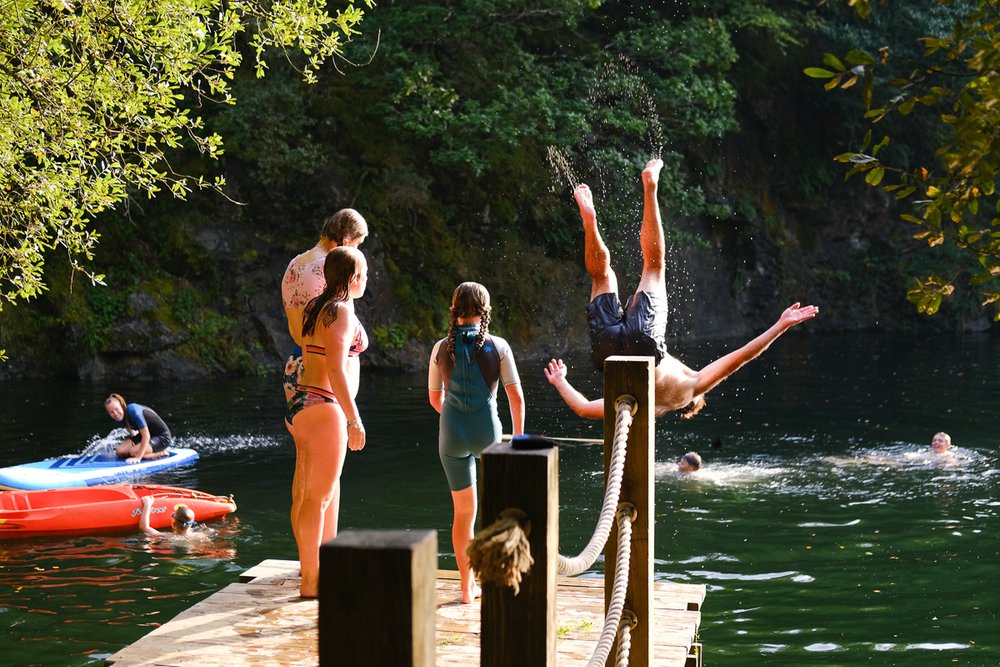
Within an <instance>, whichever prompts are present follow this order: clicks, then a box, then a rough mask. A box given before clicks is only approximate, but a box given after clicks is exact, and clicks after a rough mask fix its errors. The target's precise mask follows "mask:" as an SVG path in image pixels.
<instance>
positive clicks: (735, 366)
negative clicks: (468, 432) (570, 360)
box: [545, 159, 819, 419]
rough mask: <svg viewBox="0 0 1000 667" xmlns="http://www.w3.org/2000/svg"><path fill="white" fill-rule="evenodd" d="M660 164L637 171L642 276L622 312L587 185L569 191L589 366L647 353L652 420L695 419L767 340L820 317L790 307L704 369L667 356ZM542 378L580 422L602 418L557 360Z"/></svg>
mask: <svg viewBox="0 0 1000 667" xmlns="http://www.w3.org/2000/svg"><path fill="white" fill-rule="evenodd" d="M662 168H663V162H662V161H661V160H658V159H654V160H650V161H649V162H648V163H647V164H646V167H645V169H643V171H642V187H643V213H642V227H641V229H640V232H639V244H640V246H641V248H642V276H641V278H640V280H639V285H638V286H637V287H636V291H635V294H633V295H632V296H631V297H629V299H628V301H627V302H626V304H625V306H624V308H623V307H622V305H621V301H620V300H619V298H618V278H617V276H616V275H615V272H614V271H613V270H612V269H611V254H610V252H609V251H608V247H607V245H605V243H604V241H603V239H602V238H601V234H600V232H599V231H598V229H597V212H596V209H595V208H594V199H593V195H592V193H591V191H590V188H589V187H587V186H586V185H578V186H577V187H576V189H575V190H574V191H573V197H574V199H576V202H577V205H578V206H579V208H580V216H581V217H582V218H583V230H584V235H585V236H584V254H585V257H584V260H585V264H586V268H587V273H588V274H590V279H591V292H590V303H589V305H588V306H587V320H588V323H589V325H590V344H591V361H593V363H594V365H595V366H597V368H599V369H601V368H602V366H603V363H604V360H605V359H607V358H608V357H609V356H611V355H632V356H650V357H653V358H654V359H655V363H656V369H655V376H654V385H655V386H654V400H655V403H656V415H657V416H660V415H663V414H666V413H667V412H672V411H675V410H683V412H682V413H681V416H682V417H684V418H690V417H693V416H694V415H695V414H697V412H698V411H699V410H701V409H702V408H703V407H704V405H705V394H707V393H708V392H709V391H711V390H712V389H714V388H715V387H716V386H717V385H718V384H719V383H721V382H722V381H723V380H725V379H726V378H727V377H729V376H730V375H732V374H733V373H735V372H736V371H737V370H739V369H740V368H741V367H742V366H743V365H744V364H746V363H747V362H748V361H752V360H753V359H756V358H757V357H758V356H760V354H761V353H762V352H764V350H766V349H767V348H768V347H769V346H770V345H771V343H773V342H774V341H775V340H776V339H777V338H778V337H779V336H781V335H782V334H783V333H785V331H787V330H788V329H790V328H791V327H793V326H795V325H797V324H801V323H802V322H805V321H806V320H809V319H812V318H813V317H815V316H816V315H817V314H819V308H817V307H816V306H800V305H799V304H798V303H794V304H792V305H791V306H789V307H788V308H786V309H785V310H784V312H782V313H781V316H780V317H778V320H777V321H776V322H775V323H774V324H773V325H771V327H770V328H768V329H767V330H766V331H764V332H763V333H761V334H760V335H759V336H757V337H756V338H754V339H753V340H751V341H750V342H748V343H747V344H746V345H743V346H742V347H740V348H739V349H737V350H734V351H732V352H730V353H729V354H726V355H725V356H723V357H721V358H719V359H716V360H715V361H713V362H712V363H710V364H708V365H707V366H705V367H704V368H702V369H701V370H697V371H696V370H693V369H691V368H688V367H687V366H686V365H684V364H683V363H682V362H681V361H680V360H679V359H677V358H675V357H673V356H671V355H670V354H669V353H668V352H667V346H666V330H667V289H666V279H665V275H664V274H665V271H664V269H665V264H666V258H665V254H666V251H665V241H664V235H663V226H662V222H661V218H660V208H659V203H658V202H657V198H656V194H657V182H658V180H659V176H660V170H661V169H662ZM545 377H546V379H548V381H549V383H550V384H552V386H554V387H555V388H556V390H557V391H558V392H559V395H560V396H561V397H562V399H563V400H564V401H565V402H566V404H567V405H568V406H569V407H570V408H571V409H572V410H573V411H574V412H575V413H577V414H578V415H580V416H581V417H587V418H590V419H601V418H603V417H604V399H603V398H599V399H596V400H589V399H587V398H586V397H585V396H584V395H583V394H581V393H580V392H579V391H577V390H576V389H575V388H574V387H573V386H572V385H571V384H570V383H569V381H568V380H567V368H566V365H565V364H564V363H563V361H562V359H552V360H551V361H549V363H548V365H547V366H546V368H545Z"/></svg>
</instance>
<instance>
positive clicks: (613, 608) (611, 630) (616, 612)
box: [587, 506, 635, 667]
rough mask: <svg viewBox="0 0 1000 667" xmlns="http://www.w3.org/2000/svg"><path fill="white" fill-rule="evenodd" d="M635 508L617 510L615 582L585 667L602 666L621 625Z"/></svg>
mask: <svg viewBox="0 0 1000 667" xmlns="http://www.w3.org/2000/svg"><path fill="white" fill-rule="evenodd" d="M634 511H635V508H634V507H632V506H629V507H628V508H623V509H622V510H620V511H619V512H618V554H617V558H615V583H614V587H613V588H612V589H611V599H610V600H609V601H608V613H607V614H606V615H605V617H604V629H603V630H602V631H601V638H600V639H598V640H597V648H595V649H594V655H593V656H591V658H590V662H588V663H587V667H604V665H606V664H607V662H608V656H609V655H611V647H612V646H614V643H615V637H616V636H617V635H618V629H619V627H620V626H621V621H622V612H623V611H624V609H625V593H626V592H627V591H628V573H629V565H630V563H631V557H632V521H633V516H634V515H633V512H634Z"/></svg>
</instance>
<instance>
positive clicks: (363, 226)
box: [320, 208, 368, 246]
mask: <svg viewBox="0 0 1000 667" xmlns="http://www.w3.org/2000/svg"><path fill="white" fill-rule="evenodd" d="M320 236H321V237H323V238H324V239H326V240H327V241H332V242H334V243H336V244H337V245H338V246H342V245H344V244H345V243H347V242H349V241H353V240H354V239H356V238H359V237H365V236H368V223H366V222H365V219H364V218H363V217H362V216H361V214H360V213H358V212H357V211H355V210H354V209H353V208H342V209H340V210H339V211H337V212H336V213H334V214H333V215H331V216H330V217H328V218H327V219H326V220H324V221H323V229H322V230H321V231H320Z"/></svg>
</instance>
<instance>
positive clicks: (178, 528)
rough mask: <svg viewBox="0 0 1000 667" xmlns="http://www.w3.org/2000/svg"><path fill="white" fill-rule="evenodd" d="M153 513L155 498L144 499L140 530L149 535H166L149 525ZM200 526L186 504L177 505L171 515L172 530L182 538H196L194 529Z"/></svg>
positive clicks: (192, 511)
mask: <svg viewBox="0 0 1000 667" xmlns="http://www.w3.org/2000/svg"><path fill="white" fill-rule="evenodd" d="M152 511H153V496H151V495H149V496H143V497H142V515H141V516H139V529H140V530H141V531H142V532H144V533H146V534H147V535H154V536H155V535H163V534H164V533H163V532H161V531H159V530H157V529H155V528H153V527H152V526H150V525H149V516H150V514H151V513H152ZM197 525H198V522H197V521H195V520H194V510H192V509H191V508H190V507H188V506H187V505H184V504H180V505H175V506H174V511H173V513H172V514H171V515H170V528H171V530H173V532H174V534H175V535H178V536H180V537H187V538H192V537H195V534H194V531H193V528H194V527H195V526H197Z"/></svg>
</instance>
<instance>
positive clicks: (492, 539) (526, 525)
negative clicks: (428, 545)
mask: <svg viewBox="0 0 1000 667" xmlns="http://www.w3.org/2000/svg"><path fill="white" fill-rule="evenodd" d="M530 535H531V520H530V519H529V518H528V515H527V514H525V513H524V512H523V511H521V510H519V509H517V508H514V507H508V508H507V509H505V510H503V511H502V512H500V515H499V516H498V517H497V518H496V521H494V522H493V523H492V524H490V525H489V526H486V527H485V528H483V529H482V530H480V531H479V532H478V533H476V536H475V537H473V538H472V540H471V541H470V542H469V546H468V547H467V548H466V550H465V552H466V554H468V556H469V564H470V565H471V566H472V569H473V570H475V572H476V573H477V574H478V575H479V578H480V579H481V580H482V581H484V582H490V583H493V584H496V585H498V586H507V587H508V588H513V589H514V595H517V594H518V593H520V592H521V575H523V574H525V573H527V572H528V571H529V570H531V566H532V565H533V564H534V562H535V559H534V557H532V555H531V545H530V543H529V542H528V536H530Z"/></svg>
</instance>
